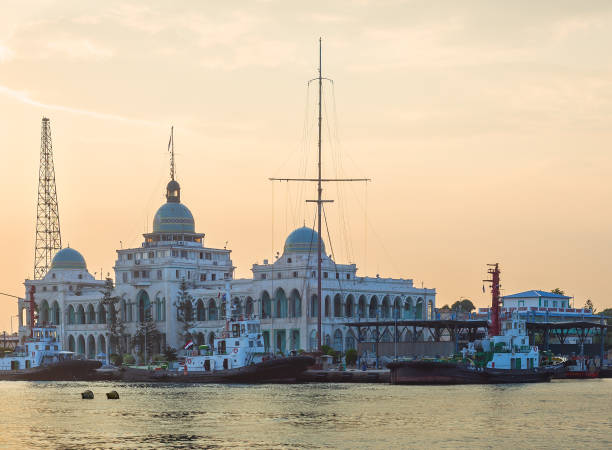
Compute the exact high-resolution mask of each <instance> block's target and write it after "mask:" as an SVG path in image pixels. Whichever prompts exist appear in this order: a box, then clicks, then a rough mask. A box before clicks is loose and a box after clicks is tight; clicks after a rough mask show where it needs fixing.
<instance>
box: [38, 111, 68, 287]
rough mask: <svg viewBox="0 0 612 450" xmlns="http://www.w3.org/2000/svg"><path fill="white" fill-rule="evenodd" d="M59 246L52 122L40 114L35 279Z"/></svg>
mask: <svg viewBox="0 0 612 450" xmlns="http://www.w3.org/2000/svg"><path fill="white" fill-rule="evenodd" d="M61 248H62V236H61V233H60V221H59V210H58V205H57V191H56V188H55V167H54V166H53V147H52V145H51V124H50V123H49V119H48V118H46V117H43V119H42V129H41V133H40V168H39V172H38V206H37V208H36V248H35V250H34V279H35V280H39V279H41V278H43V277H44V276H45V275H46V274H47V271H48V270H49V267H50V266H51V259H52V258H53V256H54V255H55V253H56V252H57V251H58V250H60V249H61Z"/></svg>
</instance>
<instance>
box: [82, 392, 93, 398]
mask: <svg viewBox="0 0 612 450" xmlns="http://www.w3.org/2000/svg"><path fill="white" fill-rule="evenodd" d="M81 398H82V399H86V400H91V399H93V398H94V394H93V392H91V391H85V392H81Z"/></svg>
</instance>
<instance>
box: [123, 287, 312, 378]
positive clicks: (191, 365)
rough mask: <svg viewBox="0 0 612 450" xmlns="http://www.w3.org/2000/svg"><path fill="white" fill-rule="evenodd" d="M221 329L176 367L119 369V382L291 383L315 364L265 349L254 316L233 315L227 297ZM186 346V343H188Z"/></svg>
mask: <svg viewBox="0 0 612 450" xmlns="http://www.w3.org/2000/svg"><path fill="white" fill-rule="evenodd" d="M229 298H231V296H230V292H229V282H228V283H226V294H225V299H226V300H225V302H226V309H225V310H226V318H225V328H224V329H223V331H222V332H221V335H220V336H219V337H218V338H215V339H214V342H213V346H212V348H209V347H208V346H207V345H202V346H199V347H198V348H197V349H195V350H192V349H191V348H190V349H189V350H188V351H187V352H186V353H185V355H184V359H183V360H182V362H181V364H180V365H179V369H178V370H168V369H156V370H150V369H138V368H130V367H126V368H122V369H120V370H119V371H118V373H117V374H116V376H118V377H119V378H120V379H121V380H122V381H139V382H157V381H159V382H176V383H272V382H295V381H297V379H298V377H299V376H300V374H301V373H302V372H304V371H305V370H306V369H307V368H308V367H309V366H312V365H313V364H314V363H315V359H314V358H313V357H311V356H306V355H291V356H279V355H274V354H271V353H269V352H266V350H265V347H264V344H263V335H262V333H261V323H260V321H259V319H257V318H245V317H238V318H234V317H232V315H231V307H230V305H229V302H228V301H227V299H229ZM188 345H189V344H188Z"/></svg>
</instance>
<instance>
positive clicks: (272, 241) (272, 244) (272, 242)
mask: <svg viewBox="0 0 612 450" xmlns="http://www.w3.org/2000/svg"><path fill="white" fill-rule="evenodd" d="M271 222H272V226H271V228H272V236H271V238H272V240H271V246H272V260H274V183H272V220H271Z"/></svg>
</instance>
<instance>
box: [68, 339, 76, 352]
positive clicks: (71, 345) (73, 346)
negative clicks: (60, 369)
mask: <svg viewBox="0 0 612 450" xmlns="http://www.w3.org/2000/svg"><path fill="white" fill-rule="evenodd" d="M68 351H69V352H75V351H76V343H75V342H74V336H73V335H70V336H68Z"/></svg>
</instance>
